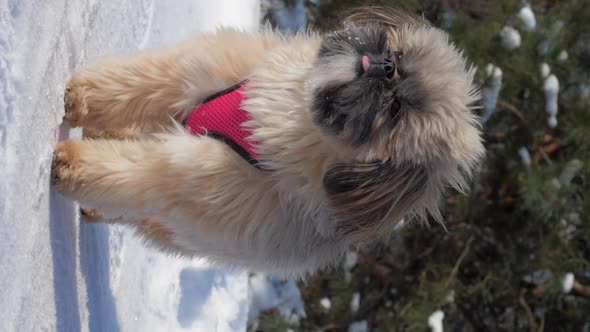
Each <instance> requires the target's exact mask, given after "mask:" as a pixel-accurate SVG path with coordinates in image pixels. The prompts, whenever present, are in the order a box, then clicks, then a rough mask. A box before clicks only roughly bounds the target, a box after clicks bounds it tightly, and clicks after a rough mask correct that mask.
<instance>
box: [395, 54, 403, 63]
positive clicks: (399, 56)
mask: <svg viewBox="0 0 590 332" xmlns="http://www.w3.org/2000/svg"><path fill="white" fill-rule="evenodd" d="M393 55H394V56H395V60H396V61H397V63H399V62H400V61H402V58H403V56H404V52H393Z"/></svg>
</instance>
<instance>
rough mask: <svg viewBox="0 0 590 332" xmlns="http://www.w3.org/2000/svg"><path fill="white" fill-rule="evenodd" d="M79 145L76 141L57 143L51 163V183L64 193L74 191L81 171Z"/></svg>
mask: <svg viewBox="0 0 590 332" xmlns="http://www.w3.org/2000/svg"><path fill="white" fill-rule="evenodd" d="M79 160H80V157H79V147H78V146H77V143H76V142H75V141H64V142H61V143H59V144H58V145H57V147H56V148H55V151H54V152H53V161H52V163H51V184H52V185H53V186H55V188H56V189H57V190H58V191H60V192H63V193H68V192H73V191H74V190H75V188H76V178H77V177H78V173H79V167H78V166H79Z"/></svg>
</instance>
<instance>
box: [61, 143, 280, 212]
mask: <svg viewBox="0 0 590 332" xmlns="http://www.w3.org/2000/svg"><path fill="white" fill-rule="evenodd" d="M52 179H53V181H54V185H55V186H56V187H57V189H58V191H60V192H62V193H63V194H64V195H66V196H70V197H72V198H74V199H77V200H79V201H80V203H81V204H84V205H86V206H92V207H96V208H97V210H98V211H101V210H104V211H106V212H108V213H109V214H113V215H115V214H118V213H122V214H125V215H130V214H131V215H132V216H135V217H138V218H141V217H152V216H156V217H162V218H164V219H169V218H168V216H169V214H168V213H169V212H170V211H171V210H173V211H174V212H173V213H174V216H175V217H178V216H179V215H184V216H186V219H194V218H200V217H201V216H202V214H203V213H204V212H207V213H212V211H214V212H215V213H220V214H224V213H223V212H222V211H223V210H224V209H230V208H231V207H232V206H235V205H236V204H242V205H244V206H247V205H248V204H258V202H259V200H257V199H256V195H259V194H260V193H265V192H270V191H272V189H270V187H268V188H267V187H266V186H269V185H268V181H265V178H264V175H263V173H262V172H260V171H258V170H256V169H255V168H253V167H251V166H249V165H248V164H247V163H246V162H245V161H244V160H242V159H241V158H240V157H239V156H238V155H237V154H235V153H232V152H231V149H230V148H229V147H227V146H226V145H225V144H223V143H221V142H219V141H217V140H214V139H212V138H208V137H192V136H188V135H182V134H180V135H160V136H159V137H158V139H157V140H156V139H154V140H124V141H119V140H83V141H65V142H62V143H60V144H59V145H58V146H57V148H56V150H55V152H54V162H53V165H52ZM261 186H265V187H264V188H261ZM236 188H240V190H236ZM234 200H235V201H236V202H240V201H243V203H236V202H234ZM246 209H247V210H246V211H255V210H256V208H254V207H249V208H248V207H246ZM230 212H231V213H235V212H234V211H230ZM228 215H229V213H228Z"/></svg>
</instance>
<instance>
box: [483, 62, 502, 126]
mask: <svg viewBox="0 0 590 332" xmlns="http://www.w3.org/2000/svg"><path fill="white" fill-rule="evenodd" d="M486 74H487V76H488V78H489V82H488V83H487V84H486V85H485V86H484V87H483V88H482V90H481V93H482V98H483V109H484V114H483V115H482V117H481V122H482V123H486V122H487V121H488V120H489V119H490V117H491V116H492V114H493V113H494V110H495V109H496V104H497V103H498V97H499V96H500V90H501V89H502V76H503V72H502V68H500V67H496V66H494V65H493V64H491V63H489V64H488V65H487V66H486Z"/></svg>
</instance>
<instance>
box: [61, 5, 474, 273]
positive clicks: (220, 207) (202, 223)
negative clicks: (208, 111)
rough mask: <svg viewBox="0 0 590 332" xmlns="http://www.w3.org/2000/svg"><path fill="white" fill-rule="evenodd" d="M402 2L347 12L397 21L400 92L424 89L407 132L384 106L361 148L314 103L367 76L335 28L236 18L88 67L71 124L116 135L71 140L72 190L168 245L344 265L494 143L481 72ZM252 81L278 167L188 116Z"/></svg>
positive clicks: (267, 148) (427, 207) (227, 258)
mask: <svg viewBox="0 0 590 332" xmlns="http://www.w3.org/2000/svg"><path fill="white" fill-rule="evenodd" d="M400 13H401V12H399V11H396V10H391V9H387V8H378V7H371V8H363V9H360V10H358V11H357V12H354V13H352V14H350V15H349V17H348V20H347V21H346V24H350V26H352V27H353V29H354V28H355V26H357V25H358V26H360V27H361V28H362V27H363V25H364V24H367V23H366V22H364V21H366V20H369V21H371V23H370V24H371V25H376V28H375V29H383V30H386V31H387V36H388V37H387V39H388V47H390V48H394V49H404V51H405V52H406V53H407V54H408V57H410V56H411V57H412V58H409V60H407V67H406V68H407V73H408V74H407V75H408V78H407V79H406V82H409V83H400V84H399V85H397V86H396V88H395V89H397V90H396V91H398V90H399V91H398V92H396V93H398V96H400V95H402V94H403V93H404V91H403V89H405V88H404V87H405V85H404V84H414V85H415V86H417V87H418V89H417V90H419V95H418V96H416V98H417V100H418V99H419V100H418V101H419V103H417V102H416V103H413V104H411V105H414V106H411V105H410V106H406V105H405V104H404V106H402V110H401V111H400V112H401V113H400V117H402V119H401V120H399V119H395V120H396V121H398V120H399V121H401V122H398V123H397V125H395V127H392V128H391V129H385V128H386V122H387V121H389V120H388V119H387V118H386V116H385V115H384V114H383V113H379V114H377V115H376V116H375V118H374V121H373V122H371V123H370V124H367V125H369V126H370V130H369V128H367V130H369V131H368V132H370V136H368V139H367V142H366V143H363V144H360V145H351V144H349V141H348V140H347V139H348V138H347V137H348V136H347V135H349V134H350V133H352V131H353V130H354V128H355V127H354V126H352V125H351V127H350V128H349V127H345V130H343V131H342V133H341V134H331V133H329V130H327V128H325V127H323V126H322V125H319V124H318V121H317V119H316V118H315V116H316V115H317V114H316V113H314V112H315V110H314V106H313V105H315V104H314V103H317V93H318V92H319V91H322V89H324V88H325V87H327V86H333V85H338V84H341V83H342V82H346V81H348V80H354V79H356V78H355V77H354V76H355V75H357V74H355V73H356V72H355V70H357V69H355V68H357V67H355V66H357V64H358V63H357V62H355V61H357V60H355V59H356V58H355V57H356V55H354V57H353V56H352V55H351V54H348V53H346V52H345V53H342V54H340V55H338V56H337V55H335V56H334V57H333V58H331V57H322V56H321V55H319V54H320V53H321V52H322V51H321V50H322V47H323V45H325V44H326V40H327V38H330V37H329V36H324V35H320V34H318V33H315V32H312V31H303V32H301V33H299V34H297V35H295V36H291V37H285V36H282V35H280V34H278V33H275V32H273V31H272V30H271V29H268V28H263V29H261V31H260V32H259V33H246V32H240V31H236V30H231V29H227V30H221V31H218V32H216V33H212V34H204V35H201V36H198V37H196V38H195V39H194V40H192V41H189V42H186V43H184V44H181V45H179V46H177V47H173V48H170V49H165V50H154V51H147V52H144V53H140V54H137V55H133V56H127V57H119V58H114V59H107V60H105V61H102V62H100V63H98V64H96V65H94V66H92V67H90V68H88V69H86V70H84V71H82V72H80V73H77V74H76V75H75V76H74V77H73V78H72V79H71V80H70V82H69V84H68V88H67V90H66V95H65V104H66V116H65V118H66V121H67V122H68V123H69V124H70V125H71V126H83V127H86V128H91V129H93V130H115V131H114V132H113V131H111V133H112V134H108V135H102V136H101V135H96V134H93V133H94V131H88V132H89V134H88V138H87V139H85V140H82V141H66V142H62V143H60V144H59V145H58V146H57V148H56V150H55V159H54V165H53V174H54V178H55V182H56V185H57V186H58V189H59V190H60V191H61V192H62V193H63V194H65V195H68V196H70V197H72V198H74V199H76V200H78V201H80V202H81V203H82V204H84V205H85V206H90V207H93V208H97V210H98V211H100V213H101V214H104V215H105V216H106V217H107V218H108V217H117V219H115V220H118V221H120V222H125V223H128V224H130V225H133V226H134V227H135V228H136V229H137V231H138V233H139V234H140V235H142V236H143V237H145V238H146V240H147V241H148V243H151V244H153V245H155V246H156V247H158V248H161V249H163V250H167V251H170V252H174V253H178V254H182V255H187V256H199V257H205V258H207V259H210V260H211V261H214V262H218V263H220V264H223V265H226V266H239V267H244V266H245V267H248V268H251V269H254V270H265V271H269V272H273V273H276V274H280V275H286V276H302V275H305V274H308V273H312V272H314V271H316V270H318V269H320V268H322V267H324V266H326V265H329V264H330V263H333V262H335V261H337V260H338V259H339V258H340V257H341V256H342V254H343V253H344V252H345V251H346V250H347V249H349V248H350V247H351V246H353V245H358V244H362V243H369V242H371V241H374V240H377V239H379V238H382V237H383V236H386V235H387V234H389V233H390V232H391V231H393V228H394V226H395V225H396V224H397V223H398V222H399V220H401V219H402V218H411V217H418V218H420V217H426V216H427V215H429V214H430V215H433V216H435V217H438V218H440V215H439V212H438V207H439V200H440V196H441V194H442V192H443V190H444V187H445V186H448V185H450V186H455V187H457V188H459V189H461V188H464V185H465V181H466V178H468V176H469V175H470V173H471V171H472V170H473V168H474V167H475V165H476V163H477V161H478V160H479V159H480V158H481V155H482V154H483V148H482V145H481V140H480V137H479V131H478V129H477V125H476V118H475V117H474V115H473V114H472V113H471V111H470V107H471V106H472V104H473V102H474V101H476V99H477V93H476V90H475V89H474V88H473V86H472V78H473V72H472V71H470V70H469V69H468V68H466V65H465V61H464V59H463V57H462V56H461V54H460V52H459V51H457V50H456V49H455V48H454V46H452V45H451V44H450V43H449V42H448V40H447V36H446V34H444V33H443V32H442V31H440V30H438V29H435V28H433V27H430V26H429V25H428V23H427V22H424V21H422V20H420V19H417V18H414V17H413V16H410V15H408V14H400ZM345 29H346V28H345ZM344 31H346V30H344ZM351 59H352V60H351ZM399 65H400V68H401V64H399ZM244 79H248V83H247V87H248V89H247V92H246V100H245V102H244V104H243V107H244V109H246V110H247V111H248V112H249V113H250V114H251V116H252V120H251V121H250V122H249V123H248V124H247V125H248V126H249V127H251V128H252V129H253V133H254V134H253V137H252V139H253V140H255V141H257V142H260V144H259V145H257V146H256V149H257V150H258V152H259V153H260V155H261V158H260V159H261V162H262V163H263V164H264V165H265V166H267V167H268V168H269V169H271V170H272V171H270V172H268V171H260V170H258V169H255V168H253V167H252V166H251V165H249V164H248V163H247V162H246V161H244V160H243V159H241V157H239V156H238V155H237V154H235V153H234V152H233V150H231V149H230V148H229V147H228V146H226V145H224V144H223V143H222V142H220V141H217V140H214V139H212V138H210V137H207V136H199V137H193V136H190V135H189V134H187V133H186V132H185V131H183V130H182V129H179V126H178V125H176V123H177V122H179V121H181V120H182V119H184V118H185V117H186V116H187V114H188V112H189V111H190V110H191V109H193V108H194V107H195V106H196V105H198V104H199V102H200V101H202V100H203V98H205V97H207V96H208V95H210V94H212V93H214V92H217V91H219V90H222V89H224V88H226V87H228V86H231V85H232V84H235V83H237V82H240V81H242V80H244ZM396 79H397V76H396ZM412 82H414V83H412ZM409 87H411V86H408V87H407V89H409ZM412 96H413V95H412ZM314 98H315V99H314ZM408 98H409V97H408ZM409 99H411V98H409ZM409 99H407V101H408V103H410V102H413V101H412V100H409ZM404 100H406V99H404ZM415 105H420V106H419V107H420V109H419V110H414V111H415V112H414V113H412V112H410V109H405V107H418V106H415ZM357 127H358V125H357ZM124 128H137V129H138V130H140V131H142V132H143V133H144V134H147V135H145V136H141V135H137V134H136V132H135V131H130V132H126V131H125V130H126V129H124ZM170 128H174V129H170ZM121 129H123V131H121Z"/></svg>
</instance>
